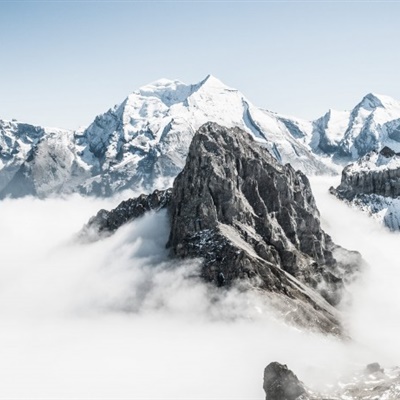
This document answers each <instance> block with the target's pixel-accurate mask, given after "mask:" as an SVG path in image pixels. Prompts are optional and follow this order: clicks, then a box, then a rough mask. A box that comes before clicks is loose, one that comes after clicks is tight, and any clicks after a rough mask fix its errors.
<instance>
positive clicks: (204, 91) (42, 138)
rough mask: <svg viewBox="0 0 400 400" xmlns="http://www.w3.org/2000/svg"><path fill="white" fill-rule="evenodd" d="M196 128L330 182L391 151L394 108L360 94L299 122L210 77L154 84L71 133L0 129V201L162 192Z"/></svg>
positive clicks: (1, 124)
mask: <svg viewBox="0 0 400 400" xmlns="http://www.w3.org/2000/svg"><path fill="white" fill-rule="evenodd" d="M206 122H215V123H218V124H220V125H222V126H226V127H228V128H231V127H234V126H237V127H239V128H241V129H243V130H245V131H247V132H249V133H251V134H252V135H253V137H254V138H255V139H256V140H257V141H258V142H260V143H262V144H263V145H265V146H266V148H268V150H269V151H270V152H271V154H272V155H273V156H274V157H275V158H276V159H277V160H278V161H279V162H281V163H282V164H285V163H290V164H292V166H293V167H294V168H295V169H300V170H302V171H303V172H305V173H306V174H325V173H332V172H334V171H335V165H334V164H332V161H333V162H336V163H337V164H345V163H347V162H349V161H354V160H357V159H358V158H359V157H361V156H363V155H364V154H366V153H367V152H368V151H371V150H375V149H378V150H379V149H381V148H382V147H384V146H386V145H387V146H390V147H391V148H393V149H394V150H395V151H400V103H399V102H397V101H395V100H393V99H391V98H390V97H387V96H381V95H373V94H369V95H367V96H365V97H364V98H363V100H362V101H361V102H360V103H359V104H358V105H357V106H356V107H355V108H354V109H353V110H352V111H344V112H339V111H334V110H330V111H328V113H327V114H326V115H324V116H323V117H321V118H319V119H317V120H316V121H305V120H302V119H298V118H294V117H286V116H283V115H279V114H277V113H274V112H271V111H267V110H264V109H260V108H258V107H255V106H254V105H253V104H252V103H251V102H250V101H249V100H248V99H247V98H246V97H245V96H244V95H243V94H241V93H240V92H239V91H238V90H236V89H233V88H230V87H228V86H226V85H225V84H223V83H222V82H221V81H219V80H218V79H216V78H215V77H213V76H211V75H209V76H207V77H206V78H205V79H204V80H202V81H201V82H199V83H197V84H191V85H187V84H184V83H182V82H180V81H172V80H167V79H161V80H159V81H156V82H154V83H152V84H149V85H146V86H143V87H141V88H140V89H138V90H136V91H134V92H133V93H131V94H130V95H129V96H128V97H127V98H126V99H125V100H124V101H123V102H122V103H121V104H119V105H116V106H115V107H113V108H111V109H110V110H108V111H107V112H105V113H104V114H101V115H99V116H97V117H96V118H95V120H94V121H93V123H92V124H91V125H90V126H89V127H87V128H86V129H81V130H78V131H75V132H74V131H67V130H62V129H54V128H42V127H34V126H32V125H28V124H22V123H18V122H15V121H11V122H9V121H0V146H1V148H0V197H4V196H13V197H19V196H23V195H27V194H33V195H37V196H40V197H46V196H48V195H50V194H60V193H72V192H79V193H83V194H88V195H106V196H107V195H111V194H113V193H115V192H117V191H122V190H124V189H143V190H145V191H150V190H153V189H155V188H161V189H162V188H166V187H168V186H169V185H170V184H171V181H172V179H173V178H174V177H175V176H176V175H177V174H178V173H179V172H180V171H181V169H182V168H183V166H184V163H185V160H186V156H187V152H188V149H189V144H190V142H191V140H192V137H193V135H194V132H195V131H196V130H197V129H198V128H199V127H200V126H202V125H203V124H204V123H206ZM337 170H338V168H337V166H336V171H337Z"/></svg>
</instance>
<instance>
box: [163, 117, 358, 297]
mask: <svg viewBox="0 0 400 400" xmlns="http://www.w3.org/2000/svg"><path fill="white" fill-rule="evenodd" d="M169 212H170V215H171V235H170V239H169V243H168V245H169V246H170V247H171V249H172V252H173V254H174V255H176V256H178V257H204V258H205V262H204V267H203V276H204V278H205V279H206V280H208V281H213V282H218V280H220V281H221V279H222V276H223V281H224V284H225V285H229V284H230V283H231V282H234V281H235V280H236V279H238V278H248V279H253V280H255V281H256V280H258V281H259V282H260V286H261V287H263V288H266V289H268V290H271V291H277V292H282V293H285V292H287V291H288V287H289V286H291V285H290V284H287V285H283V286H282V281H285V280H287V277H288V276H292V277H295V278H296V279H297V280H298V281H300V282H302V283H303V284H305V285H307V286H309V287H311V288H313V289H315V290H317V291H319V292H320V293H321V295H322V296H323V297H324V298H325V299H326V300H327V301H328V302H329V303H331V304H337V303H338V302H339V300H340V297H341V291H342V289H343V279H344V278H345V273H344V271H349V270H352V269H353V268H354V265H353V263H352V261H349V263H348V264H347V265H339V263H338V262H337V260H336V258H335V251H345V250H343V249H339V247H338V246H336V245H335V244H334V243H333V242H332V240H331V238H330V237H329V236H328V235H327V234H325V232H323V230H322V229H321V226H320V222H319V213H318V210H317V208H316V205H315V201H314V197H313V195H312V192H311V188H310V185H309V182H308V179H307V177H306V176H305V175H304V174H302V173H301V172H299V171H298V172H296V171H295V170H294V169H293V168H292V167H291V166H290V165H285V166H282V165H281V164H279V163H278V162H276V160H275V159H274V158H273V157H272V156H271V155H270V153H269V152H268V151H266V150H265V149H264V148H262V147H261V146H259V145H257V144H256V143H255V142H254V141H253V139H252V138H251V137H250V136H249V135H248V134H247V133H246V132H243V131H242V130H240V129H239V128H233V129H227V128H223V127H221V126H218V125H217V124H213V123H208V124H206V125H204V126H203V127H201V128H200V129H199V131H198V132H197V134H196V136H195V137H194V139H193V141H192V144H191V146H190V149H189V155H188V158H187V162H186V166H185V168H184V169H183V171H182V172H181V173H180V174H179V175H178V177H177V178H176V179H175V182H174V187H173V193H172V199H171V204H170V206H169ZM348 256H349V257H348V259H349V260H353V261H354V262H356V261H357V260H356V259H357V255H356V254H355V253H350V252H349V253H348ZM294 286H295V285H294ZM293 290H294V291H296V290H295V289H294V288H293Z"/></svg>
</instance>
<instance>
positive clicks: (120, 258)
mask: <svg viewBox="0 0 400 400" xmlns="http://www.w3.org/2000/svg"><path fill="white" fill-rule="evenodd" d="M312 184H313V188H314V190H315V194H316V198H317V204H318V207H319V208H320V210H321V216H322V222H323V226H324V227H325V229H326V230H327V231H328V233H330V234H331V235H332V236H333V239H334V241H336V242H337V243H339V244H341V245H343V246H344V247H347V248H351V249H356V250H359V251H360V252H361V253H362V254H363V256H364V257H365V259H366V260H367V262H368V263H369V265H370V268H369V269H368V272H366V273H365V274H364V275H363V279H362V280H361V281H360V282H359V283H357V284H356V285H354V287H352V288H351V291H352V292H353V293H354V295H353V303H352V305H351V307H345V309H344V314H345V316H346V321H347V324H348V328H349V332H350V334H351V336H352V337H353V341H352V342H346V343H342V342H339V341H338V340H335V339H333V338H326V337H323V336H321V335H316V334H310V333H306V332H301V331H299V330H298V329H295V328H293V327H287V326H285V325H284V324H282V323H281V322H279V321H278V320H276V318H274V317H273V316H272V315H271V313H270V310H269V309H268V306H267V305H266V304H265V303H264V301H263V299H261V298H258V297H256V296H255V295H250V294H244V293H239V292H237V291H233V292H223V291H222V292H221V291H216V290H214V289H212V288H210V287H209V286H207V285H205V284H203V283H202V282H201V281H200V280H199V279H198V278H197V272H198V263H197V262H190V263H189V262H180V263H178V262H172V261H170V260H168V253H167V250H166V249H165V242H166V240H167V237H168V230H169V228H168V220H167V216H166V213H165V212H161V213H159V214H149V215H147V216H145V217H144V218H142V219H139V220H137V221H135V222H133V223H130V224H127V225H126V226H124V227H123V228H121V229H120V230H119V231H118V232H117V233H116V234H115V235H113V236H112V237H109V238H107V239H103V240H101V241H99V242H95V243H90V244H82V243H80V242H79V241H77V240H76V233H77V232H78V231H79V229H80V228H81V227H82V225H83V223H84V222H86V221H87V220H88V219H89V217H90V216H91V215H93V214H95V213H96V212H97V211H98V210H99V209H100V208H110V207H113V206H115V205H116V204H117V199H114V200H112V199H111V200H104V201H103V200H93V199H83V198H80V197H78V196H73V197H71V198H68V199H59V200H56V199H49V200H36V199H32V198H26V199H21V200H5V201H2V202H1V203H0V220H1V221H2V223H1V227H0V240H1V243H2V255H1V263H0V350H1V357H0V374H1V377H2V379H1V382H2V384H1V386H0V398H2V399H13V398H14V399H16V398H29V399H31V398H40V399H44V398H48V399H50V398H51V399H54V398H57V399H67V398H80V399H89V398H90V399H93V398H95V399H106V398H107V399H109V398H113V399H122V398H124V399H125V398H130V399H139V398H140V399H200V398H202V399H227V398H229V399H243V398H246V399H253V398H254V399H263V398H264V393H263V390H262V374H263V369H264V367H265V366H266V365H267V364H268V363H269V362H271V361H279V362H282V363H287V364H288V365H289V367H290V368H292V369H293V370H294V371H295V372H296V374H297V375H298V376H299V377H300V378H301V379H303V380H304V381H305V382H306V383H309V384H312V385H317V386H318V385H323V384H324V383H326V382H329V381H331V380H334V379H336V377H338V376H339V375H340V374H343V373H346V372H347V371H349V370H352V369H354V368H357V367H362V366H364V365H365V364H366V363H368V362H372V361H379V362H381V363H383V364H385V363H386V364H390V363H393V364H396V363H397V364H400V362H399V360H400V354H399V350H397V349H396V346H395V343H396V341H395V337H396V336H398V335H399V333H400V320H399V317H398V316H399V315H400V314H399V313H398V311H399V310H398V308H399V307H400V294H397V292H398V291H396V290H395V289H396V284H397V277H398V268H397V265H396V262H395V261H394V260H395V252H396V243H397V242H398V240H399V237H398V235H395V234H392V233H390V232H388V231H386V230H385V229H384V228H381V227H379V225H377V223H376V222H375V221H373V220H371V219H369V218H368V217H367V216H366V215H365V214H362V213H359V212H357V211H354V210H352V209H349V208H348V207H347V206H346V205H344V204H343V203H341V202H340V201H338V200H336V199H335V198H333V197H331V196H330V195H329V194H328V193H327V188H328V187H329V184H330V181H328V180H327V179H315V180H313V181H312ZM118 200H119V199H118ZM397 297H399V298H397Z"/></svg>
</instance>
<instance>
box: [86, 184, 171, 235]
mask: <svg viewBox="0 0 400 400" xmlns="http://www.w3.org/2000/svg"><path fill="white" fill-rule="evenodd" d="M170 199H171V189H167V190H155V191H154V192H153V193H151V194H149V195H145V194H141V195H140V196H139V197H136V198H134V199H129V200H126V201H123V202H122V203H120V204H119V205H118V207H116V208H114V209H113V210H111V211H107V210H100V211H99V212H98V213H97V214H96V215H95V216H94V217H92V218H91V219H90V220H89V222H88V223H87V225H86V226H85V228H84V231H87V230H95V231H97V232H108V233H112V232H114V231H116V230H117V229H118V228H119V227H121V226H122V225H123V224H125V223H127V222H129V221H132V220H134V219H136V218H139V217H141V216H143V215H144V214H145V213H146V212H148V211H159V210H161V209H163V208H165V207H167V205H168V204H169V202H170Z"/></svg>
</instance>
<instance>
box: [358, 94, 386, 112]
mask: <svg viewBox="0 0 400 400" xmlns="http://www.w3.org/2000/svg"><path fill="white" fill-rule="evenodd" d="M358 107H360V108H361V107H362V108H364V109H366V110H369V111H372V110H374V109H376V108H378V107H384V104H383V102H382V100H381V99H380V96H379V95H377V94H374V93H368V94H367V95H366V96H364V97H363V99H362V100H361V102H360V103H359V105H358Z"/></svg>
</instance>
